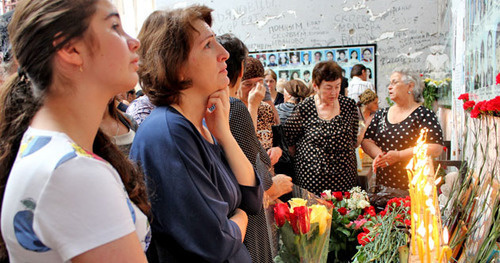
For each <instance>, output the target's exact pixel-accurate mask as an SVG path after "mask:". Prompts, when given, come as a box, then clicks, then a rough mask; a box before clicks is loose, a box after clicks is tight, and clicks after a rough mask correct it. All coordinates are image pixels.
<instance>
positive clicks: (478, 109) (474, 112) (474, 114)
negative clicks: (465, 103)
mask: <svg viewBox="0 0 500 263" xmlns="http://www.w3.org/2000/svg"><path fill="white" fill-rule="evenodd" d="M484 103H485V101H484V100H483V101H480V102H478V103H477V104H476V106H474V109H472V111H471V112H470V116H471V118H477V117H479V115H480V114H481V108H482V106H483V104H484Z"/></svg>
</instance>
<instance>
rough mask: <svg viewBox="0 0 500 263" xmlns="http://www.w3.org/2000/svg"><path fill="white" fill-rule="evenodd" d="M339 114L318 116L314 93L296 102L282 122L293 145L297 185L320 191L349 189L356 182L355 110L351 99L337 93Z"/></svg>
mask: <svg viewBox="0 0 500 263" xmlns="http://www.w3.org/2000/svg"><path fill="white" fill-rule="evenodd" d="M339 104H340V114H339V115H337V116H335V117H334V118H332V119H331V120H323V119H321V118H320V117H319V115H318V111H317V109H316V104H315V102H314V97H309V98H307V99H305V100H304V101H303V102H302V103H300V104H298V105H297V107H296V108H295V111H294V113H293V114H292V116H290V117H289V118H288V120H287V122H286V123H285V126H284V131H285V137H286V140H287V142H288V144H289V145H290V146H293V145H295V146H296V147H295V149H296V152H295V174H296V176H297V180H298V184H299V186H301V187H303V188H305V189H307V190H308V191H310V192H313V193H314V194H316V195H318V196H319V195H320V194H321V192H323V191H324V190H332V191H348V190H350V189H351V188H352V187H353V186H355V184H356V177H357V175H358V174H357V168H356V155H355V151H354V150H355V148H354V147H355V145H356V136H357V133H358V126H359V123H358V119H359V116H358V110H357V107H356V104H355V102H354V100H353V99H350V98H348V97H345V96H343V95H339Z"/></svg>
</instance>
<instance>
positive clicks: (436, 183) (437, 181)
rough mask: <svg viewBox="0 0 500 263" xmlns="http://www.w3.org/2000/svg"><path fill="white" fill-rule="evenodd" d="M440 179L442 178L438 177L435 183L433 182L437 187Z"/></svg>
mask: <svg viewBox="0 0 500 263" xmlns="http://www.w3.org/2000/svg"><path fill="white" fill-rule="evenodd" d="M441 179H442V177H438V179H436V181H434V184H435V185H439V184H440V183H441Z"/></svg>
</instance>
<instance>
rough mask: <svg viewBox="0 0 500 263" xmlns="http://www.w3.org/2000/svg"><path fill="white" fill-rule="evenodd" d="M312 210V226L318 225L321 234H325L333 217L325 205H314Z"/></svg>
mask: <svg viewBox="0 0 500 263" xmlns="http://www.w3.org/2000/svg"><path fill="white" fill-rule="evenodd" d="M309 208H311V209H312V210H311V224H313V223H318V225H319V234H320V235H322V234H323V233H325V230H326V227H327V226H328V224H330V222H331V219H332V215H331V214H330V213H328V210H327V209H326V207H325V206H324V205H312V206H310V207H309Z"/></svg>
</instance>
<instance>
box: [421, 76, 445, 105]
mask: <svg viewBox="0 0 500 263" xmlns="http://www.w3.org/2000/svg"><path fill="white" fill-rule="evenodd" d="M424 84H425V88H424V92H423V96H424V106H425V107H427V108H428V109H431V110H432V102H433V101H435V100H437V99H438V98H439V97H441V98H443V99H446V100H449V97H450V91H451V79H450V78H445V79H442V80H433V79H430V78H426V79H424Z"/></svg>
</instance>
